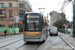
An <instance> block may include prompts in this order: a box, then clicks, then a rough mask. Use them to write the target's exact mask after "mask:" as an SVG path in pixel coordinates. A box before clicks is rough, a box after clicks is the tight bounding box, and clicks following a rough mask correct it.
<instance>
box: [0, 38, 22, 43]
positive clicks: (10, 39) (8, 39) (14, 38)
mask: <svg viewBox="0 0 75 50" xmlns="http://www.w3.org/2000/svg"><path fill="white" fill-rule="evenodd" d="M15 38H21V37H14V38H12V39H7V40H4V41H1V42H0V43H3V42H6V41H9V40H13V39H15Z"/></svg>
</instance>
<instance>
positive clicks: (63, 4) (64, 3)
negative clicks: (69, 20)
mask: <svg viewBox="0 0 75 50" xmlns="http://www.w3.org/2000/svg"><path fill="white" fill-rule="evenodd" d="M64 2H65V1H64ZM64 5H65V3H64V4H63V6H62V31H63V8H64Z"/></svg>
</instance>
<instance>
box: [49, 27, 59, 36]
mask: <svg viewBox="0 0 75 50" xmlns="http://www.w3.org/2000/svg"><path fill="white" fill-rule="evenodd" d="M49 30H50V31H49V32H50V35H56V36H58V29H57V27H55V26H51V27H50V29H49Z"/></svg>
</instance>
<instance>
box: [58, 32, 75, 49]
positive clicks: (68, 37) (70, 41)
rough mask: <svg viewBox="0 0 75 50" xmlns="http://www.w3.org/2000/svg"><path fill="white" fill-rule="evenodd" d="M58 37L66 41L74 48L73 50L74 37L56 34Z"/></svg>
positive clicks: (74, 45) (74, 44)
mask: <svg viewBox="0 0 75 50" xmlns="http://www.w3.org/2000/svg"><path fill="white" fill-rule="evenodd" d="M58 35H59V36H60V37H61V38H62V39H64V40H66V41H67V42H68V43H69V44H71V45H72V46H73V47H74V48H75V38H74V37H71V36H70V35H67V34H64V33H60V32H59V33H58Z"/></svg>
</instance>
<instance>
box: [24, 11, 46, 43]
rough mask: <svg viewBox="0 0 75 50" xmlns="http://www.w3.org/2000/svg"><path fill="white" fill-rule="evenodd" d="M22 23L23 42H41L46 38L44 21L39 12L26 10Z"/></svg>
mask: <svg viewBox="0 0 75 50" xmlns="http://www.w3.org/2000/svg"><path fill="white" fill-rule="evenodd" d="M23 23H24V31H23V41H24V42H42V41H45V40H46V39H47V34H46V33H45V32H44V31H43V28H44V21H43V15H42V14H41V13H35V12H26V13H25V17H24V20H23Z"/></svg>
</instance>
